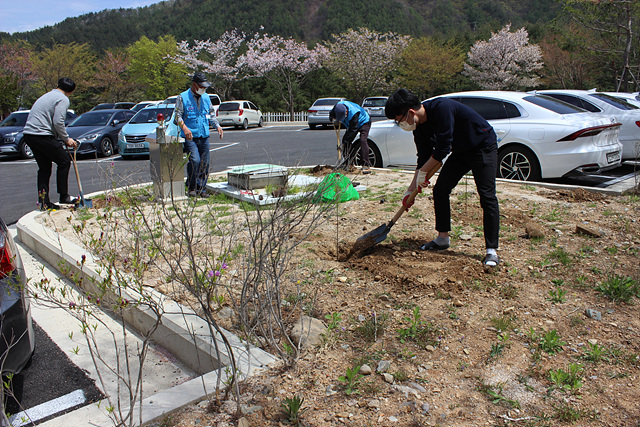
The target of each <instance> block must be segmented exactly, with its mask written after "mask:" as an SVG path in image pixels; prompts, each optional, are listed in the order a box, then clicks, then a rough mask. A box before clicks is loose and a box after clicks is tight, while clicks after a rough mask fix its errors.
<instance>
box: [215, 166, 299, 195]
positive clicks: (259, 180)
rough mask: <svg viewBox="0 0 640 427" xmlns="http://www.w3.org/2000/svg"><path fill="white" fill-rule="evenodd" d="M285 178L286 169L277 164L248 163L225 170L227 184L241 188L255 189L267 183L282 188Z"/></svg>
mask: <svg viewBox="0 0 640 427" xmlns="http://www.w3.org/2000/svg"><path fill="white" fill-rule="evenodd" d="M287 179H288V173H287V169H286V168H284V167H282V166H277V165H267V164H265V165H248V166H242V167H238V168H235V169H232V170H231V172H227V182H228V184H229V185H231V186H233V187H236V188H241V189H243V190H256V189H259V188H265V187H266V186H268V185H273V186H274V187H277V188H282V187H286V185H287Z"/></svg>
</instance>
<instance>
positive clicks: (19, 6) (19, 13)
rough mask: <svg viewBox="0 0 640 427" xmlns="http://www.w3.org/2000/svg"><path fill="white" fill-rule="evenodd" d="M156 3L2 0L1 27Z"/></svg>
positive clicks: (24, 27) (16, 28) (14, 28)
mask: <svg viewBox="0 0 640 427" xmlns="http://www.w3.org/2000/svg"><path fill="white" fill-rule="evenodd" d="M153 3H159V0H0V31H4V32H5V33H15V32H21V31H30V30H35V29H38V28H42V27H44V26H46V25H53V24H56V23H58V22H60V21H64V20H65V19H66V18H71V17H74V16H80V15H83V14H85V13H89V12H99V11H101V10H104V9H118V8H125V9H128V8H135V7H141V6H148V5H150V4H153Z"/></svg>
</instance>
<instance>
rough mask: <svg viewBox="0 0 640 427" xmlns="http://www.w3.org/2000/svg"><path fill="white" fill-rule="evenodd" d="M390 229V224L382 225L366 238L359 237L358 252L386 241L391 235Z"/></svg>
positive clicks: (357, 241)
mask: <svg viewBox="0 0 640 427" xmlns="http://www.w3.org/2000/svg"><path fill="white" fill-rule="evenodd" d="M390 228H391V227H389V225H388V224H382V225H381V226H380V227H378V228H376V229H374V230H371V231H370V232H368V233H367V234H365V235H364V236H360V237H358V239H357V240H356V248H357V249H358V250H364V249H368V248H370V247H372V246H375V245H377V244H378V243H380V242H382V241H384V239H386V238H387V235H388V234H389V229H390Z"/></svg>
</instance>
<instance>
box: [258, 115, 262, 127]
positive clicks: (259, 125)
mask: <svg viewBox="0 0 640 427" xmlns="http://www.w3.org/2000/svg"><path fill="white" fill-rule="evenodd" d="M262 125H263V123H262V117H260V120H259V121H258V127H259V128H261V127H262Z"/></svg>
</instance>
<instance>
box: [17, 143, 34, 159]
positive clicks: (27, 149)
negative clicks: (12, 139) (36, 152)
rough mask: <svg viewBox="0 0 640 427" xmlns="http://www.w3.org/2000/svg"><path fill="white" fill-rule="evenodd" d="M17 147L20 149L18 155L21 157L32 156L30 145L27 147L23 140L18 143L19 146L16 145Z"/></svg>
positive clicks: (27, 157)
mask: <svg viewBox="0 0 640 427" xmlns="http://www.w3.org/2000/svg"><path fill="white" fill-rule="evenodd" d="M18 149H19V150H20V157H22V158H23V159H31V158H33V152H32V151H31V147H29V146H28V145H27V143H26V142H24V140H23V141H22V142H21V143H20V146H19V147H18Z"/></svg>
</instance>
